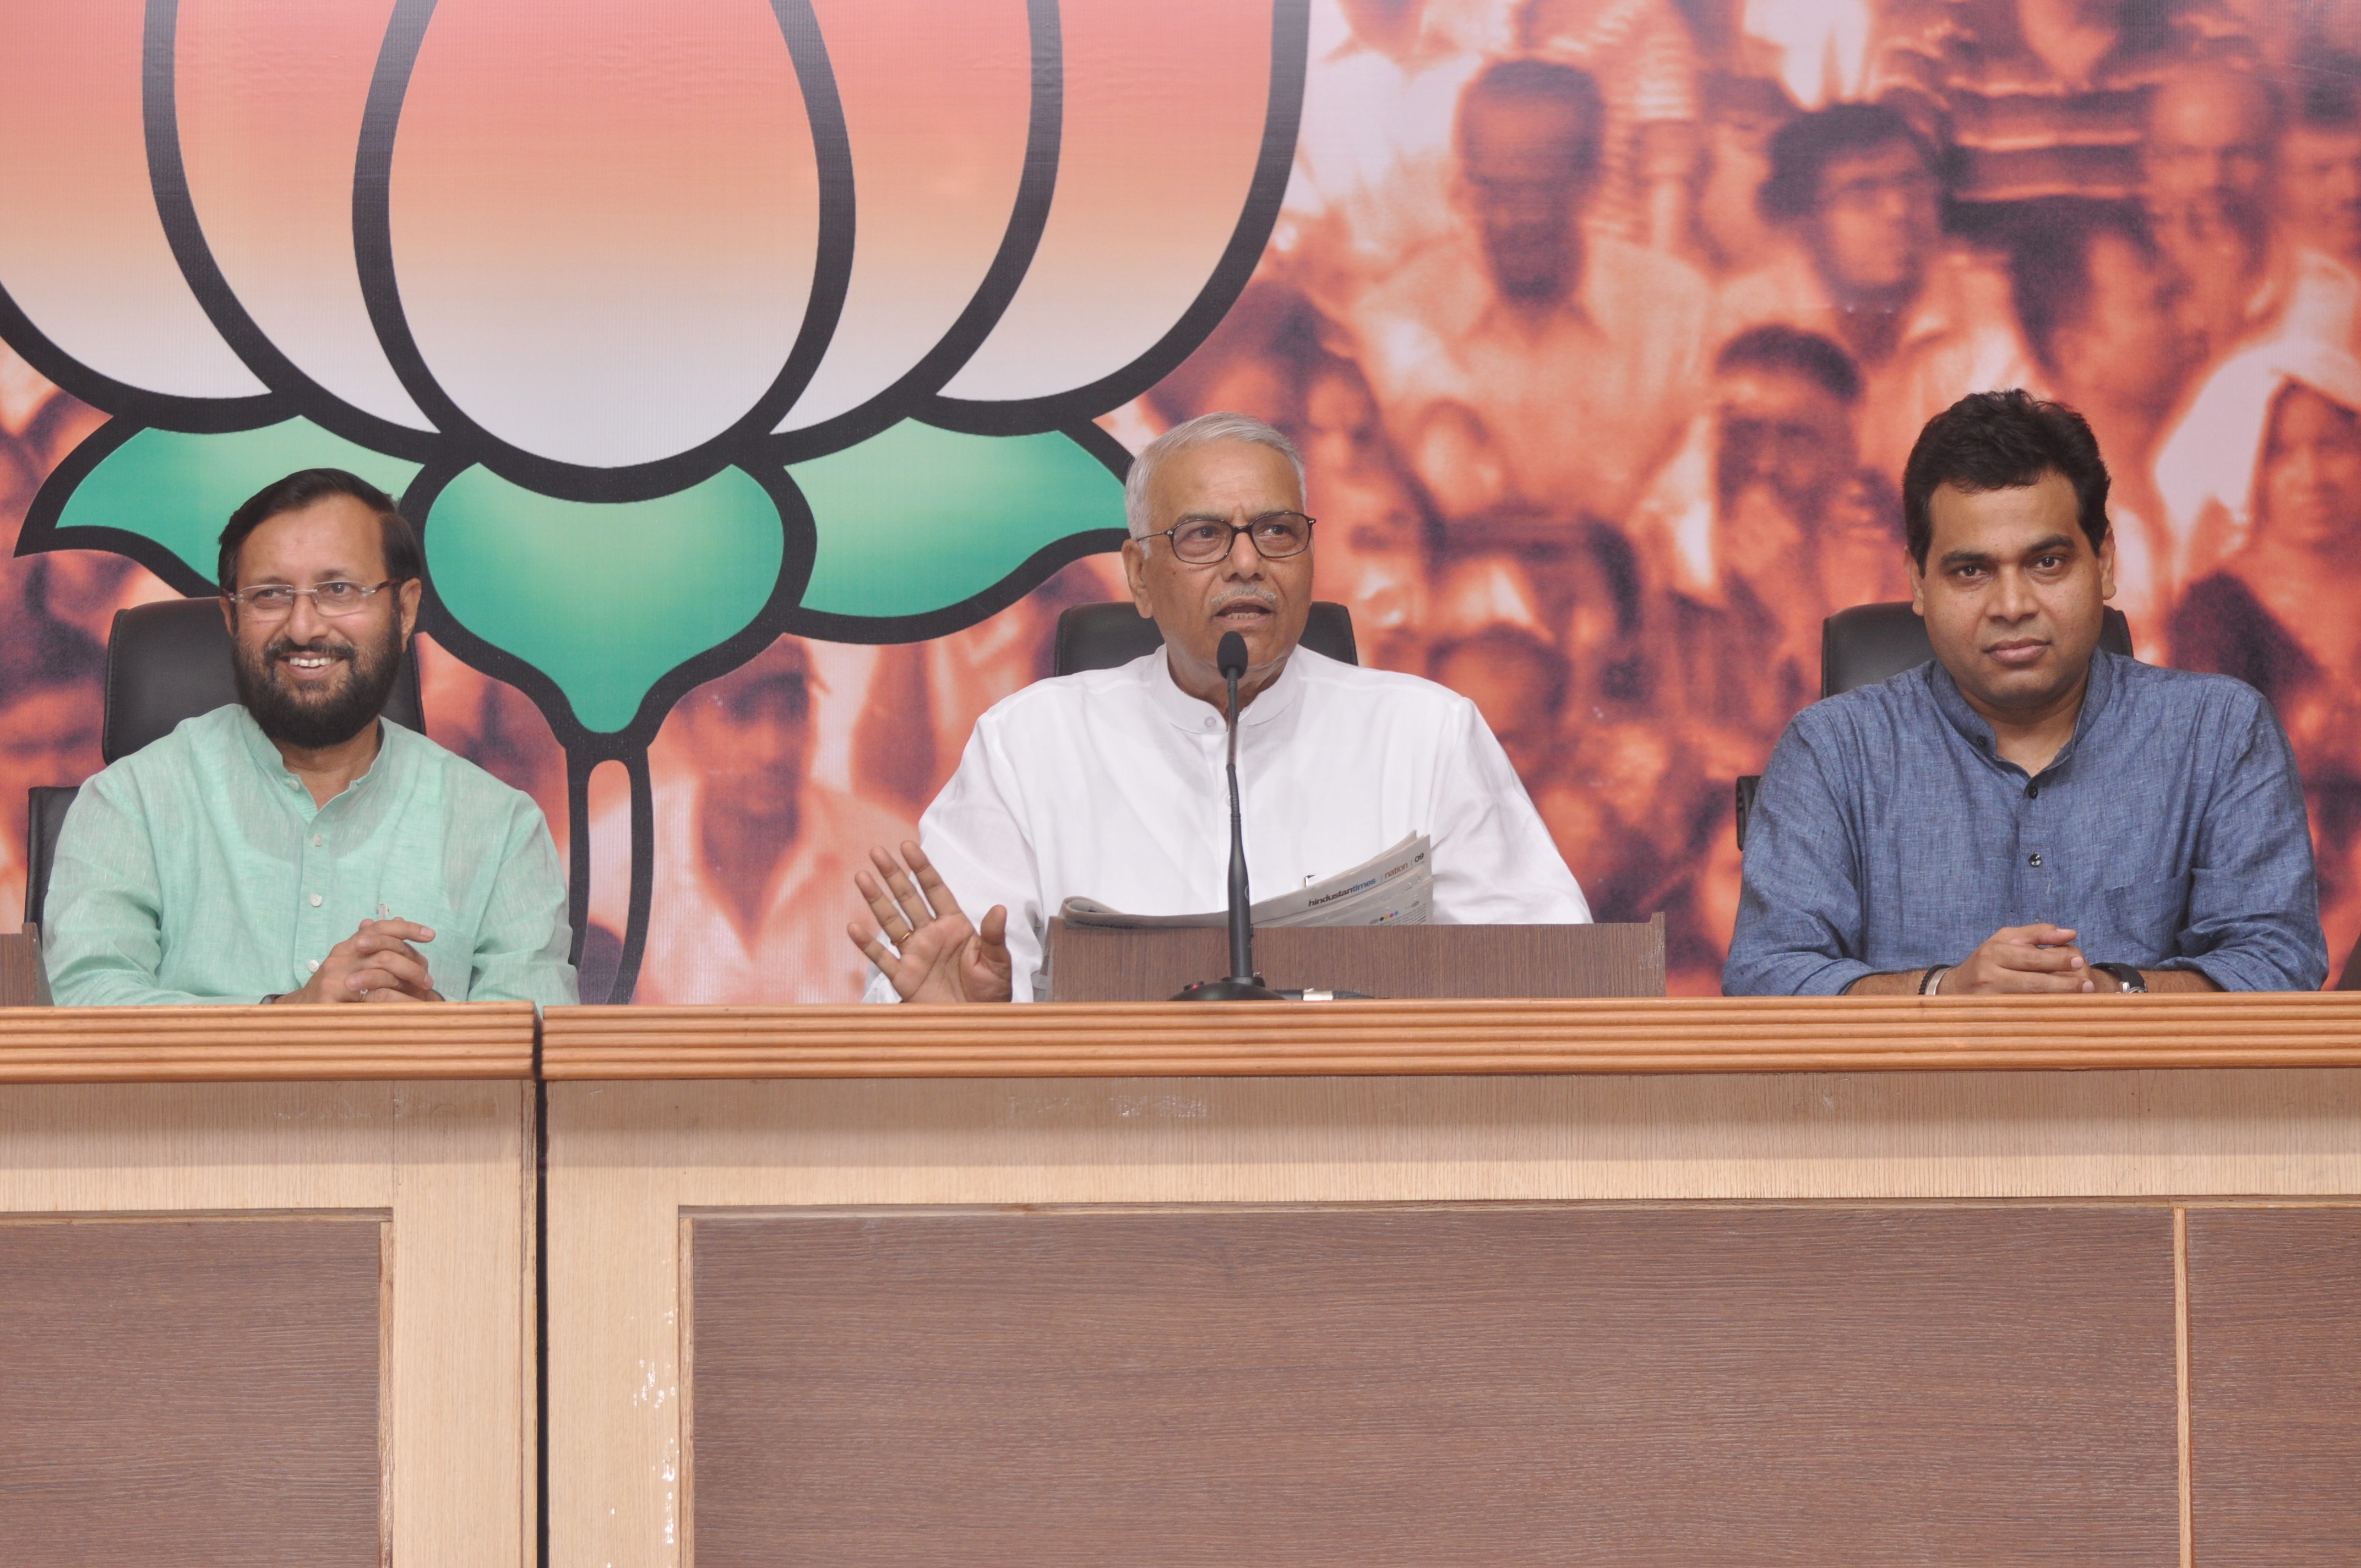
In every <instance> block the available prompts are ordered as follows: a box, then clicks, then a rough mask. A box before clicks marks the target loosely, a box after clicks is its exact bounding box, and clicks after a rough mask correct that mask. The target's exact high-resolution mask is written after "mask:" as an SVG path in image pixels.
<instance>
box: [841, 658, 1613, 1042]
mask: <svg viewBox="0 0 2361 1568" xmlns="http://www.w3.org/2000/svg"><path fill="white" fill-rule="evenodd" d="M1224 757H1225V750H1224V729H1223V724H1222V716H1221V714H1220V712H1219V711H1218V710H1217V709H1215V708H1213V707H1211V706H1209V705H1208V704H1206V703H1202V702H1200V701H1198V700H1197V699H1196V698H1195V697H1192V696H1189V695H1188V694H1187V693H1185V692H1183V691H1181V690H1180V687H1179V686H1176V685H1173V684H1172V678H1171V675H1170V673H1169V672H1168V671H1167V669H1166V667H1165V663H1164V653H1163V651H1162V650H1161V649H1159V650H1158V651H1157V652H1153V653H1150V654H1148V655H1146V656H1145V657H1142V658H1138V659H1135V660H1133V661H1132V662H1131V663H1128V664H1126V665H1123V666H1122V667H1121V668H1119V669H1113V670H1093V671H1087V672H1085V673H1083V674H1076V675H1065V676H1061V677H1060V678H1058V679H1056V680H1048V681H1041V682H1038V683H1036V684H1035V685H1030V686H1027V687H1026V688H1025V689H1024V690H1023V691H1021V692H1018V693H1017V694H1016V696H1012V697H1009V698H1007V699H1006V700H1005V701H1003V702H1001V703H999V704H997V705H996V706H994V707H993V708H992V709H991V711H989V712H988V713H986V714H985V715H984V716H983V718H980V719H978V720H977V721H976V726H975V733H974V734H973V735H972V736H970V737H969V739H968V743H967V750H966V751H965V752H964V753H962V754H961V758H960V765H959V772H958V773H954V774H953V775H952V776H951V781H950V783H949V784H946V785H944V786H943V792H942V794H940V795H938V796H936V797H935V802H934V804H933V805H932V806H928V808H927V813H926V815H925V816H924V817H921V818H920V819H919V822H918V839H919V842H920V843H921V844H923V845H924V846H925V848H926V851H927V854H928V858H929V859H931V860H932V861H934V863H935V865H936V867H937V869H939V871H940V872H942V875H943V880H944V881H945V882H947V883H950V889H951V892H952V894H954V895H956V896H957V897H958V899H959V901H960V905H961V908H963V909H965V910H966V911H967V913H968V915H969V916H970V917H971V918H972V919H976V920H979V921H980V920H981V919H982V918H983V914H984V912H985V911H986V910H988V909H990V908H991V907H992V906H993V905H995V904H1005V905H1007V906H1008V951H1009V957H1010V958H1011V959H1013V960H1014V963H1015V968H1016V987H1015V990H1016V999H1017V1000H1018V1001H1020V1002H1023V1001H1030V1000H1032V999H1033V998H1034V997H1035V994H1036V992H1037V990H1038V985H1039V981H1040V978H1041V977H1040V970H1041V948H1042V943H1043V941H1044V939H1045V938H1046V937H1047V935H1048V932H1049V918H1050V916H1054V915H1055V914H1057V912H1058V909H1059V907H1060V905H1062V904H1063V903H1064V902H1065V901H1066V900H1067V899H1068V898H1069V897H1075V896H1080V897H1087V898H1094V899H1097V900H1098V901H1099V902H1100V903H1102V904H1105V905H1111V906H1113V907H1115V908H1116V909H1120V910H1123V911H1124V912H1126V914H1132V915H1188V914H1195V913H1201V912H1203V911H1207V910H1215V909H1222V908H1225V907H1226V906H1227V905H1228V901H1229V892H1228V883H1229V865H1230V810H1229V794H1228V790H1227V786H1226V784H1224V779H1223V776H1222V768H1223V762H1224ZM1238 788H1239V792H1240V795H1241V796H1242V798H1243V801H1244V815H1245V819H1246V867H1247V875H1248V877H1249V879H1250V880H1251V882H1252V884H1253V891H1254V896H1255V897H1256V898H1257V899H1262V898H1268V897H1271V896H1272V895H1274V894H1279V893H1284V892H1286V891H1288V890H1289V889H1290V888H1299V887H1301V886H1303V885H1304V884H1305V883H1307V882H1312V881H1316V880H1318V879H1319V878H1322V877H1325V876H1330V875H1333V874H1334V873H1335V872H1341V871H1347V870H1350V869H1351V868H1352V867H1354V866H1356V865H1358V864H1359V863H1361V862H1362V861H1366V860H1367V859H1369V858H1370V857H1372V856H1374V855H1377V854H1378V853H1380V852H1381V851H1383V850H1387V849H1388V848H1389V847H1391V846H1392V845H1394V844H1397V843H1399V842H1400V841H1401V840H1402V839H1404V838H1407V837H1408V836H1410V835H1411V834H1413V833H1425V834H1427V835H1429V836H1430V837H1431V838H1432V839H1433V843H1434V860H1433V866H1434V918H1435V919H1436V920H1437V921H1438V922H1443V923H1447V924H1457V925H1486V924H1536V925H1539V924H1573V923H1578V922H1581V921H1587V920H1588V919H1589V918H1590V907H1589V905H1587V904H1586V903H1585V902H1584V901H1583V896H1582V889H1581V888H1580V887H1578V886H1576V883H1575V880H1574V875H1573V873H1572V872H1568V871H1567V870H1566V869H1565V861H1564V860H1563V859H1562V858H1561V857H1560V856H1559V854H1558V852H1557V846H1556V845H1554V844H1553V843H1552V842H1550V836H1549V830H1548V829H1547V828H1543V826H1542V819H1541V816H1540V814H1539V813H1537V812H1536V811H1534V810H1533V805H1532V800H1530V799H1529V798H1528V797H1527V796H1526V795H1525V788H1524V785H1523V784H1521V783H1520V782H1518V779H1517V775H1516V772H1515V770H1514V769H1512V768H1511V767H1510V765H1509V759H1508V757H1507V756H1506V755H1505V754H1504V753H1503V752H1502V751H1501V750H1500V743H1499V741H1498V740H1494V739H1493V738H1492V731H1491V730H1490V729H1489V728H1488V727H1487V726H1486V725H1485V723H1484V720H1483V718H1482V716H1481V715H1479V714H1478V713H1477V711H1476V705H1475V704H1474V703H1472V702H1469V701H1468V700H1467V699H1466V697H1464V696H1459V695H1458V694H1456V693H1455V692H1452V691H1449V690H1447V689H1446V688H1444V687H1443V686H1439V685H1435V684H1434V683H1433V682H1432V681H1424V680H1421V679H1419V678H1418V677H1417V676H1415V675H1403V674H1392V673H1389V672H1387V671H1381V670H1364V669H1359V668H1356V666H1354V665H1351V664H1344V663H1337V662H1336V661H1335V660H1334V659H1327V658H1323V657H1322V656H1321V655H1319V654H1317V653H1314V652H1312V651H1311V650H1309V649H1305V648H1299V649H1297V650H1296V652H1295V654H1294V656H1293V657H1292V658H1290V659H1289V660H1288V662H1287V665H1286V667H1285V668H1284V669H1283V670H1281V671H1280V672H1279V678H1278V679H1277V680H1275V681H1273V682H1272V683H1271V684H1270V685H1269V686H1268V688H1267V689H1265V690H1264V691H1263V693H1262V694H1261V695H1260V696H1257V697H1256V698H1255V700H1254V701H1253V703H1252V704H1250V705H1249V706H1248V707H1247V708H1246V712H1245V714H1244V715H1243V716H1242V721H1241V724H1240V730H1239V735H1238ZM868 995H869V998H870V999H871V1000H873V1001H880V1002H890V1001H892V1000H894V988H893V986H892V985H891V984H890V983H888V982H887V981H886V980H885V979H884V976H883V975H874V976H873V977H872V979H871V981H870V984H869V991H868Z"/></svg>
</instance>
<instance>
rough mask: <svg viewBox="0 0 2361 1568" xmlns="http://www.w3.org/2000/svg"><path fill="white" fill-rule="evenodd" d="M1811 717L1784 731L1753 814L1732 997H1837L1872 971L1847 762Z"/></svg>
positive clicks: (1728, 979)
mask: <svg viewBox="0 0 2361 1568" xmlns="http://www.w3.org/2000/svg"><path fill="white" fill-rule="evenodd" d="M1808 714H1809V710H1808V709H1807V710H1806V716H1799V717H1798V718H1796V719H1795V721H1794V722H1793V723H1790V724H1789V725H1788V726H1787V732H1786V733H1785V734H1784V735H1782V736H1781V737H1780V738H1779V744H1778V746H1777V748H1776V749H1775V750H1773V751H1772V753H1771V765H1770V766H1769V767H1768V768H1766V769H1764V770H1763V786H1762V789H1761V791H1760V792H1759V793H1758V794H1757V795H1755V798H1754V811H1753V814H1752V816H1751V817H1748V819H1747V824H1746V861H1745V872H1744V880H1743V883H1742V885H1741V889H1740V893H1739V898H1738V928H1737V930H1736V931H1735V932H1734V933H1732V935H1731V938H1730V960H1729V962H1728V963H1726V964H1724V965H1723V966H1722V970H1721V989H1722V992H1723V994H1725V995H1729V996H1834V995H1837V994H1838V993H1839V992H1842V991H1843V990H1844V989H1845V987H1847V986H1849V985H1850V984H1851V983H1852V982H1853V981H1857V980H1859V979H1860V978H1861V976H1863V975H1865V974H1869V973H1871V972H1872V970H1871V969H1870V966H1869V965H1868V964H1866V963H1864V962H1862V961H1861V953H1862V952H1863V951H1865V950H1866V945H1865V944H1864V942H1863V941H1862V932H1861V883H1860V878H1861V855H1860V852H1859V850H1858V848H1857V846H1856V845H1855V843H1854V841H1853V833H1852V828H1851V825H1850V823H1849V822H1848V820H1847V812H1846V809H1845V799H1846V795H1845V792H1844V791H1842V790H1841V789H1839V787H1838V785H1837V783H1836V780H1837V779H1838V778H1840V777H1841V775H1842V772H1843V768H1842V759H1841V758H1840V757H1837V756H1835V755H1832V754H1831V752H1832V751H1834V750H1835V749H1836V748H1837V745H1838V742H1837V740H1836V738H1835V737H1834V736H1832V735H1828V734H1825V733H1815V731H1816V730H1819V729H1824V728H1825V727H1824V726H1820V725H1817V724H1815V723H1813V722H1812V721H1811V720H1810V718H1808Z"/></svg>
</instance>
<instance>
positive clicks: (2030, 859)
mask: <svg viewBox="0 0 2361 1568" xmlns="http://www.w3.org/2000/svg"><path fill="white" fill-rule="evenodd" d="M2025 863H2026V865H2028V866H2037V865H2039V864H2040V863H2041V857H2040V856H2039V855H2027V856H2026V857H2025ZM312 902H313V903H314V904H317V903H319V902H320V901H319V900H318V899H316V898H315V899H313V901H312Z"/></svg>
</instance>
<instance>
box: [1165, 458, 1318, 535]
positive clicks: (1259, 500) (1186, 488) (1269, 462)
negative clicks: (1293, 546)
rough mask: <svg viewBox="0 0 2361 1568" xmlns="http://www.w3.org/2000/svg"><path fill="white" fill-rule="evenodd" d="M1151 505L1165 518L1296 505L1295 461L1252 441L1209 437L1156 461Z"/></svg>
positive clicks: (1298, 493)
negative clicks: (1199, 444) (1188, 514)
mask: <svg viewBox="0 0 2361 1568" xmlns="http://www.w3.org/2000/svg"><path fill="white" fill-rule="evenodd" d="M1149 493H1150V498H1151V500H1152V501H1153V503H1154V505H1155V510H1157V511H1158V512H1159V513H1162V514H1165V515H1169V516H1171V517H1180V516H1182V515H1184V514H1187V513H1191V512H1196V511H1210V512H1213V513H1216V514H1218V515H1220V516H1224V517H1226V516H1228V515H1229V514H1230V513H1231V512H1232V511H1235V510H1238V509H1239V508H1240V507H1244V508H1245V509H1246V510H1247V511H1249V512H1257V511H1269V510H1297V509H1300V508H1301V505H1302V501H1303V497H1302V493H1301V490H1300V489H1299V488H1297V485H1296V482H1295V466H1294V465H1293V464H1291V463H1290V462H1289V461H1288V460H1287V457H1286V455H1285V454H1283V453H1281V452H1279V450H1278V449H1276V448H1274V447H1269V446H1265V445H1263V444H1261V443H1260V442H1255V441H1213V442H1208V443H1206V444H1204V445H1202V446H1191V447H1186V448H1183V449H1182V450H1181V451H1179V452H1176V453H1174V454H1173V455H1171V456H1170V457H1167V458H1166V459H1165V460H1164V461H1163V462H1162V463H1161V464H1159V466H1158V467H1157V470H1156V476H1155V481H1154V483H1153V485H1152V486H1151V487H1150V492H1149Z"/></svg>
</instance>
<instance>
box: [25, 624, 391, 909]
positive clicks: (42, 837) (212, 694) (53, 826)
mask: <svg viewBox="0 0 2361 1568" xmlns="http://www.w3.org/2000/svg"><path fill="white" fill-rule="evenodd" d="M229 661H230V641H229V628H228V627H227V626H226V625H225V624H224V622H223V620H222V612H221V601H220V600H219V599H214V598H186V599H167V600H165V601H163V602H162V603H160V604H143V605H135V606H133V607H132V608H131V609H126V610H118V611H117V612H116V613H115V625H114V627H113V628H112V629H111V630H109V631H108V633H107V638H106V707H105V718H104V720H103V722H102V725H101V728H100V731H99V744H98V752H99V757H100V759H101V760H102V761H104V762H115V761H117V760H119V759H121V758H124V757H127V756H129V755H131V753H132V752H134V751H137V750H139V749H140V748H141V747H142V746H145V745H148V743H149V742H151V741H155V740H162V739H163V738H164V737H165V736H167V735H169V734H170V733H171V732H172V728H173V726H175V725H177V724H179V723H180V722H181V720H182V719H183V718H195V717H196V716H197V715H199V714H201V713H211V712H212V711H213V710H214V708H217V707H221V706H223V705H224V704H225V703H232V702H236V700H237V683H236V680H235V679H234V678H233V677H232V676H231V674H230V663H229ZM384 713H385V717H386V718H390V719H392V720H393V721H394V722H395V723H396V724H400V725H401V726H403V727H404V728H406V729H415V730H417V731H418V732H419V733H421V734H424V733H425V731H426V713H425V707H424V706H423V704H422V703H421V702H420V700H419V694H418V663H417V661H416V660H415V659H413V658H412V656H411V655H410V654H409V653H407V652H405V653H403V654H402V657H401V671H400V673H399V674H396V675H395V677H394V682H393V691H392V692H391V694H390V695H389V696H387V698H386V700H385V710H384ZM75 794H76V786H74V785H71V784H67V785H56V784H36V785H35V786H34V787H33V789H32V791H31V792H30V797H29V798H28V799H27V801H26V803H25V849H26V854H25V921H26V924H27V925H38V924H39V923H40V919H41V916H42V913H43V910H44V907H45V906H46V905H47V904H48V902H49V870H50V867H51V866H52V865H54V864H55V863H56V861H57V851H58V830H59V829H60V828H62V827H64V826H65V820H66V810H67V808H68V807H69V806H72V805H73V801H74V795H75Z"/></svg>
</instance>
